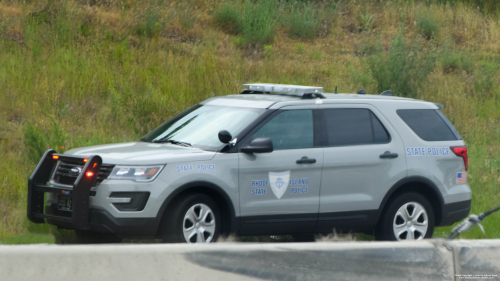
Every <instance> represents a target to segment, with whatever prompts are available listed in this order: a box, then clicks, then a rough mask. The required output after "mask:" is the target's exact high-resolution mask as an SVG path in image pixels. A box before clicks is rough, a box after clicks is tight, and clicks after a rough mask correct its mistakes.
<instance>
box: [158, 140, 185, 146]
mask: <svg viewBox="0 0 500 281" xmlns="http://www.w3.org/2000/svg"><path fill="white" fill-rule="evenodd" d="M151 142H154V143H171V144H177V145H181V146H191V144H190V143H188V142H183V141H176V140H153V141H151Z"/></svg>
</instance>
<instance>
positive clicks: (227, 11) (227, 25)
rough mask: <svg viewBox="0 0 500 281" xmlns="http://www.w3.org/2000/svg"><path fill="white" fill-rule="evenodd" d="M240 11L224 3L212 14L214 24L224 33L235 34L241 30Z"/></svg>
mask: <svg viewBox="0 0 500 281" xmlns="http://www.w3.org/2000/svg"><path fill="white" fill-rule="evenodd" d="M240 13H241V11H240V10H239V9H238V8H237V6H236V5H234V4H233V3H231V2H225V3H224V4H223V5H221V6H219V7H218V8H217V9H216V10H215V13H214V21H215V23H216V24H217V25H218V26H219V27H220V28H221V29H222V30H224V32H226V33H230V34H236V33H238V31H239V30H241V20H240V17H239V15H240Z"/></svg>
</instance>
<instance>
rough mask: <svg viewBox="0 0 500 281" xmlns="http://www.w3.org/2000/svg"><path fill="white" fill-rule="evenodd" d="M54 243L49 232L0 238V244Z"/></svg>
mask: <svg viewBox="0 0 500 281" xmlns="http://www.w3.org/2000/svg"><path fill="white" fill-rule="evenodd" d="M42 243H46V244H54V243H55V238H54V236H52V235H50V234H32V233H29V234H27V235H20V236H16V237H11V238H7V239H0V244H5V245H16V244H42Z"/></svg>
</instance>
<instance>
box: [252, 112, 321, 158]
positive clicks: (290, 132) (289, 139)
mask: <svg viewBox="0 0 500 281" xmlns="http://www.w3.org/2000/svg"><path fill="white" fill-rule="evenodd" d="M256 138H271V140H272V141H273V147H274V150H280V149H293V148H307V147H312V146H313V142H314V130H313V115H312V110H290V111H284V112H282V113H280V114H278V115H276V116H275V117H274V118H273V119H271V120H270V121H269V122H267V123H266V124H265V125H264V126H263V127H262V128H260V129H259V130H258V131H257V132H256V133H255V135H254V139H256Z"/></svg>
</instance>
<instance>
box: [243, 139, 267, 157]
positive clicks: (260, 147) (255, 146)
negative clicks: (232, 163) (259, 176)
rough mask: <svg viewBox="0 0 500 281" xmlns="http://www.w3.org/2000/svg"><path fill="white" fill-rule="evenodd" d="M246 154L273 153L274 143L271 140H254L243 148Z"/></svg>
mask: <svg viewBox="0 0 500 281" xmlns="http://www.w3.org/2000/svg"><path fill="white" fill-rule="evenodd" d="M241 152H244V153H266V152H273V141H272V140H271V139H270V138H260V139H254V140H253V141H251V142H250V144H249V145H247V146H245V147H242V148H241Z"/></svg>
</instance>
